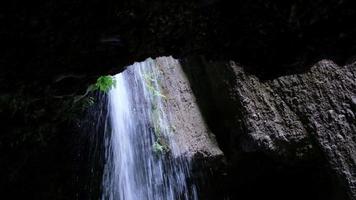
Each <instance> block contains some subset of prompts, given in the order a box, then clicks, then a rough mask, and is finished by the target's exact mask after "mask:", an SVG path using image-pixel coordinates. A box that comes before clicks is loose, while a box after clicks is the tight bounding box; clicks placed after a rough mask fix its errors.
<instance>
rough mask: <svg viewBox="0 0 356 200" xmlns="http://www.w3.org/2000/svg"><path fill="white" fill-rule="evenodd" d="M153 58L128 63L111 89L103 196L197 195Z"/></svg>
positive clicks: (177, 199)
mask: <svg viewBox="0 0 356 200" xmlns="http://www.w3.org/2000/svg"><path fill="white" fill-rule="evenodd" d="M164 78H165V77H164V74H163V73H162V71H161V70H160V69H159V66H158V63H157V62H156V61H155V60H152V59H147V60H146V61H144V62H141V63H135V64H134V65H132V66H129V67H128V68H127V69H126V70H125V71H124V72H122V73H120V74H117V75H115V76H114V79H115V80H116V86H115V87H114V88H112V89H111V90H110V91H109V93H108V98H109V101H108V110H109V118H110V123H109V125H108V128H107V130H108V134H107V136H106V138H105V151H106V152H105V156H106V163H105V167H104V175H103V183H102V187H103V192H102V199H109V200H188V199H189V200H196V199H198V198H197V193H196V188H195V186H194V184H192V183H191V181H190V180H189V178H190V174H189V172H190V165H189V160H188V159H187V158H183V157H182V156H180V157H179V156H177V155H179V152H178V151H179V149H180V148H178V147H177V144H176V143H175V141H174V139H173V137H172V135H173V134H174V127H172V125H171V123H170V116H171V113H169V112H168V111H167V109H165V101H166V98H167V97H166V96H165V94H164V91H163V90H162V87H161V82H162V80H163V79H164Z"/></svg>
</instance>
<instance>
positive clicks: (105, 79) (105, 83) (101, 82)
mask: <svg viewBox="0 0 356 200" xmlns="http://www.w3.org/2000/svg"><path fill="white" fill-rule="evenodd" d="M113 87H116V80H115V79H114V78H113V77H112V76H100V77H99V78H98V79H97V80H96V83H95V84H94V86H93V88H92V89H93V90H99V91H101V92H108V91H109V90H110V89H111V88H113Z"/></svg>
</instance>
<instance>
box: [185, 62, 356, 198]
mask: <svg viewBox="0 0 356 200" xmlns="http://www.w3.org/2000/svg"><path fill="white" fill-rule="evenodd" d="M192 65H193V63H191V64H187V67H188V66H192ZM194 65H196V66H198V67H196V68H197V70H195V71H194V70H193V71H192V72H191V73H190V77H191V80H192V81H193V79H192V77H193V76H194V74H195V75H196V74H199V73H201V74H202V73H204V74H205V76H206V77H207V80H206V81H207V82H210V84H209V85H208V86H207V87H209V88H210V89H211V91H212V92H211V93H209V92H205V93H204V92H199V90H195V92H196V94H197V95H198V97H199V96H203V97H204V98H203V99H202V98H201V101H203V103H202V104H201V105H202V109H203V110H205V111H206V113H207V117H208V118H210V124H212V122H211V121H212V120H214V119H215V117H214V116H212V115H210V116H209V113H211V112H214V113H219V116H218V117H219V118H221V119H222V120H220V121H219V124H220V125H215V129H214V128H213V130H215V131H214V133H216V134H217V137H218V140H219V142H220V144H223V145H222V146H223V150H224V152H225V153H226V154H227V156H228V157H230V159H231V160H234V159H239V158H238V157H239V156H240V157H241V154H244V153H247V154H248V153H250V154H251V153H253V152H262V154H264V155H267V156H268V157H270V158H272V159H273V160H279V161H281V162H286V163H294V164H293V165H295V166H297V165H298V163H301V162H309V163H313V162H314V165H316V166H317V165H320V166H323V165H325V166H327V167H325V168H327V169H330V170H331V171H332V172H333V174H334V175H335V177H337V184H336V185H338V186H336V187H339V188H341V190H343V191H342V192H340V191H339V192H338V193H343V194H347V196H348V199H355V198H356V196H355V192H356V189H355V182H356V176H355V174H356V139H355V138H356V120H355V95H356V81H355V80H356V67H355V65H348V66H343V67H340V66H338V65H336V64H335V63H333V62H332V61H328V60H323V61H320V62H318V63H317V64H315V65H314V66H313V67H312V68H311V69H310V70H309V71H308V72H306V73H303V74H295V75H290V76H283V77H279V78H276V79H272V80H268V81H261V80H260V79H258V78H257V77H256V76H254V75H251V74H248V73H246V72H245V70H244V69H243V68H242V67H240V66H239V65H238V64H236V63H233V62H232V63H228V64H221V63H220V64H217V63H209V62H206V61H204V60H203V61H200V63H199V62H196V63H194ZM199 66H200V68H204V70H201V69H199ZM204 66H205V67H204ZM199 70H200V71H199ZM196 86H197V85H196ZM198 86H199V85H198ZM197 88H200V89H202V88H203V87H201V85H200V87H196V89H197ZM211 94H212V96H211ZM209 95H210V100H213V101H214V103H213V104H214V105H215V108H214V109H215V110H214V109H211V108H210V109H209V108H208V107H209V106H213V104H208V103H206V102H205V103H204V99H207V98H209ZM207 105H208V106H207ZM208 121H209V120H208ZM213 126H214V125H213ZM222 130H223V131H222ZM224 148H225V149H224ZM320 157H321V158H322V160H323V161H321V162H320V160H319V159H320ZM317 160H319V161H317ZM323 163H324V164H323ZM236 165H238V163H236ZM311 165H313V164H311ZM338 190H339V189H338ZM343 194H338V195H340V196H337V195H334V196H335V197H334V198H335V199H344V198H347V197H345V196H344V195H343ZM328 198H331V199H332V197H328Z"/></svg>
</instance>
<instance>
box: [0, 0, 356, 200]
mask: <svg viewBox="0 0 356 200" xmlns="http://www.w3.org/2000/svg"><path fill="white" fill-rule="evenodd" d="M0 4H1V5H0V24H1V29H0V68H1V70H0V120H1V124H2V130H1V133H0V177H1V180H0V191H1V193H2V194H3V195H4V196H10V197H12V199H19V198H26V199H36V200H37V199H53V200H55V199H88V198H89V197H88V196H85V195H88V194H89V193H87V192H88V191H89V190H92V189H90V188H91V187H92V186H90V185H96V184H97V183H98V180H95V181H96V182H95V181H94V182H93V183H91V181H90V180H89V177H91V176H96V175H98V174H96V175H95V174H92V172H91V168H90V167H92V163H90V162H91V161H90V156H89V155H87V154H88V151H89V147H88V146H89V145H91V142H92V141H90V140H91V139H90V138H88V137H87V136H86V135H84V136H83V135H80V131H79V130H77V128H78V123H77V122H78V119H82V118H83V117H84V116H83V115H80V114H79V113H81V111H80V109H81V106H82V105H80V106H72V105H73V104H72V100H73V98H74V97H75V96H76V95H82V94H83V93H84V92H85V90H86V89H87V87H88V85H89V84H91V83H93V82H94V81H95V79H96V77H98V76H99V75H103V74H108V73H116V72H119V71H121V70H122V69H123V68H124V66H126V65H128V64H131V63H133V62H135V61H142V60H143V59H146V58H147V57H156V56H164V55H173V56H174V57H176V58H186V57H190V56H204V57H205V58H206V59H207V60H212V61H228V60H235V61H236V62H241V63H242V64H243V65H244V66H246V67H245V68H246V70H247V71H249V72H250V73H253V74H256V75H258V76H259V77H261V78H263V79H271V78H274V77H278V76H281V75H286V74H292V73H300V72H304V71H306V70H308V69H309V67H310V66H311V64H314V63H315V62H316V61H319V60H320V59H324V58H325V59H332V60H334V61H335V62H337V63H338V64H340V65H343V64H345V63H348V62H353V61H355V52H356V26H355V22H354V19H356V7H355V5H354V0H313V1H310V0H291V1H274V0H254V1H250V0H236V1H228V0H198V1H192V0H182V1H178V0H157V1H144V0H120V1H117V0H58V1H56V0H39V1H18V0H13V1H2V2H1V3H0ZM196 65H197V66H199V62H197V63H196ZM195 70H198V71H197V72H195ZM199 70H200V69H195V68H194V66H192V65H191V66H187V67H186V68H185V71H186V73H187V74H188V75H189V74H190V73H191V74H192V75H191V76H192V77H190V79H191V81H192V85H193V90H194V92H195V93H196V96H197V98H198V100H199V104H200V106H201V109H202V111H203V113H204V116H205V117H206V119H207V122H208V124H209V125H210V128H211V129H212V130H213V131H214V133H219V134H217V139H218V141H219V144H220V147H221V149H222V150H223V151H224V152H225V154H226V156H227V157H228V159H232V157H234V155H236V153H237V152H236V151H237V150H236V149H234V148H232V147H233V146H234V145H235V144H238V140H239V137H238V136H233V137H232V134H230V133H229V131H230V130H231V128H237V129H239V128H241V127H235V125H234V123H233V122H232V121H231V120H229V119H231V118H230V117H231V113H230V112H232V110H224V116H225V117H221V116H222V113H221V110H220V111H219V109H218V108H217V107H216V105H213V104H212V102H214V101H215V100H214V99H209V98H208V97H207V96H209V95H210V93H209V89H208V88H211V87H212V86H211V85H205V84H206V81H207V80H204V77H205V74H204V73H205V72H204V71H199ZM194 74H198V75H194ZM61 77H70V78H64V79H60V78H61ZM196 77H198V78H199V77H200V78H203V80H202V79H196ZM205 78H206V79H207V77H205ZM194 80H201V81H200V82H199V83H197V82H194ZM211 83H214V82H211ZM202 88H203V89H202ZM204 88H205V89H204ZM223 95H224V94H222V95H221V96H223ZM216 98H219V95H217V96H216ZM221 101H223V100H221ZM219 103H221V102H219ZM78 114H79V116H78ZM73 119H74V120H73ZM238 131H241V132H243V130H238ZM220 133H224V134H220ZM258 156H262V155H258ZM252 157H253V156H252ZM252 157H251V158H252ZM262 157H263V156H262ZM261 159H262V158H261ZM263 159H267V158H265V157H263ZM98 162H99V161H98ZM246 162H247V161H246ZM270 162H272V161H270V160H268V159H267V161H265V164H263V165H264V166H265V167H263V169H265V170H266V171H269V173H267V172H266V173H265V172H264V171H263V170H262V172H261V173H260V175H259V176H258V178H256V179H253V180H252V179H251V180H246V184H245V185H240V186H238V187H239V188H241V190H242V191H241V192H243V193H244V194H245V195H250V196H251V198H252V197H254V198H257V196H258V195H261V196H260V197H263V195H262V194H263V193H264V194H266V195H267V194H275V193H273V192H272V191H273V189H274V187H272V185H273V184H269V183H268V181H267V180H269V179H272V180H276V186H278V187H280V188H282V189H283V191H286V193H287V192H291V193H293V192H296V196H297V197H298V195H300V196H299V197H303V195H304V194H305V193H306V192H308V191H309V189H308V188H312V187H314V186H315V185H316V184H319V182H318V181H321V180H325V183H320V187H325V188H329V185H328V184H329V181H328V180H329V179H328V178H327V175H326V174H327V172H325V173H324V172H323V174H322V175H318V173H317V168H313V167H311V168H303V169H296V168H288V167H285V168H283V169H281V170H278V169H274V168H271V166H273V164H270ZM247 163H251V164H250V165H248V164H246V166H245V168H249V166H252V165H254V164H252V163H253V161H251V160H250V161H248V162H247ZM266 163H268V164H266ZM95 165H98V167H100V164H98V163H96V164H95ZM238 165H239V164H238V163H236V165H235V164H234V165H233V166H231V167H230V169H231V171H235V170H240V169H238V168H235V167H239V166H238ZM241 167H242V166H241ZM256 170H257V169H256ZM242 171H243V170H242ZM251 174H254V173H253V172H252V171H251ZM324 175H325V176H324ZM98 176H99V175H98ZM227 176H232V177H236V178H237V177H238V176H239V175H238V174H237V175H235V174H233V175H231V172H229V174H228V175H227ZM320 176H321V177H326V178H325V179H322V178H320V180H317V179H318V177H320ZM79 177H82V179H80V180H79ZM275 177H276V178H275ZM287 177H290V178H287ZM308 177H310V179H309V178H308ZM231 180H234V179H231ZM242 180H244V179H242ZM302 181H304V182H305V183H304V184H306V185H303V187H302V190H303V192H300V193H298V192H297V190H298V188H299V187H298V186H299V183H300V184H301V182H302ZM284 183H286V184H284ZM297 183H298V184H297ZM226 184H227V185H229V186H226V188H229V189H227V190H228V191H230V192H234V191H235V190H234V189H233V188H235V187H232V186H231V185H233V181H230V182H229V181H227V183H226ZM288 184H291V185H292V186H293V191H291V190H292V189H290V188H287V185H288ZM324 184H325V185H324ZM301 185H302V184H301ZM262 186H264V187H262ZM267 186H268V187H267ZM230 187H231V189H230ZM254 187H256V192H251V193H249V192H248V191H251V190H250V189H252V188H254ZM83 188H84V191H83ZM257 188H260V189H261V190H262V191H263V192H261V193H258V190H257ZM276 188H277V187H276ZM282 189H281V190H279V189H278V191H282ZM294 189H295V190H294ZM319 189H320V188H319ZM93 190H94V191H91V192H93V193H94V194H93V196H91V197H97V195H98V191H97V190H98V189H97V188H96V189H93ZM325 190H326V191H328V190H327V189H325ZM78 191H82V193H79V194H78ZM236 191H237V190H236ZM316 191H319V190H316ZM5 194H6V195H5ZM7 194H9V195H7ZM254 195H256V196H254ZM314 195H318V194H316V193H315V194H314ZM282 196H283V195H281V196H279V197H282ZM279 197H278V198H279ZM323 197H324V196H323ZM327 197H328V196H325V199H324V200H326V199H327ZM289 198H291V197H290V196H289ZM315 198H316V199H317V197H316V196H315ZM318 198H319V197H318ZM301 199H303V198H301Z"/></svg>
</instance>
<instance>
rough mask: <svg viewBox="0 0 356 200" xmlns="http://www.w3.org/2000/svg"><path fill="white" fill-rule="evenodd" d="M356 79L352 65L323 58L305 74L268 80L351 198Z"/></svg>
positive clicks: (355, 181) (355, 185)
mask: <svg viewBox="0 0 356 200" xmlns="http://www.w3.org/2000/svg"><path fill="white" fill-rule="evenodd" d="M355 80H356V67H355V65H350V66H344V67H339V66H337V65H336V64H335V63H333V62H331V61H327V60H323V61H320V62H319V63H317V64H316V65H315V66H313V67H312V68H311V70H310V71H309V72H308V73H306V74H302V75H293V76H287V77H281V78H278V79H276V80H273V81H271V82H269V83H268V84H269V85H270V86H271V87H272V88H274V91H275V93H276V94H279V95H280V96H281V98H282V99H283V100H284V102H286V104H287V105H288V106H289V107H290V108H291V110H293V112H294V113H296V115H297V116H298V117H299V119H300V121H301V123H302V124H303V126H304V127H305V128H306V130H307V134H308V136H309V137H310V138H311V140H312V141H313V142H314V143H315V148H319V149H320V150H321V151H322V153H323V155H324V156H325V158H326V160H327V162H328V164H329V165H330V167H331V168H332V169H333V170H334V171H335V173H336V174H337V176H338V178H339V181H340V183H341V184H342V185H343V187H344V188H345V189H346V190H347V193H348V195H349V197H350V199H355V198H356V120H355V112H356V111H355V109H354V108H353V105H354V103H353V99H354V98H355V95H356V81H355Z"/></svg>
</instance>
